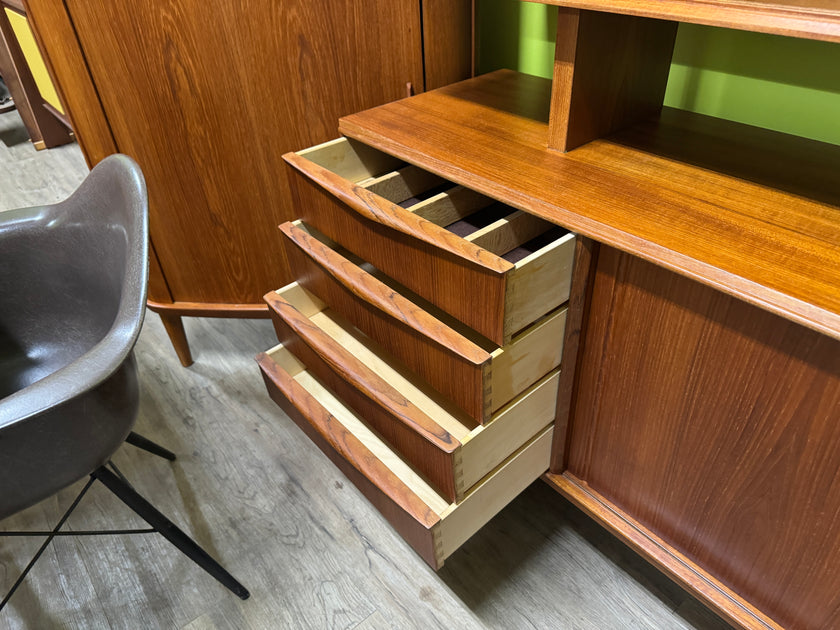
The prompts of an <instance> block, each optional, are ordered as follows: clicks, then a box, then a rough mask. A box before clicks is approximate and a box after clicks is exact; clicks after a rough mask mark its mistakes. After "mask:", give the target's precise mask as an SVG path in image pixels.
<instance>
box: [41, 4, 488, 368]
mask: <svg viewBox="0 0 840 630" xmlns="http://www.w3.org/2000/svg"><path fill="white" fill-rule="evenodd" d="M25 4H26V5H27V10H28V14H29V16H30V19H31V20H32V22H33V23H34V26H35V28H36V31H37V33H38V35H39V37H40V41H41V46H42V49H43V51H44V53H45V57H46V60H47V62H48V64H49V66H50V67H51V70H52V73H53V75H54V76H55V78H56V79H57V83H58V87H59V89H60V91H61V95H62V100H63V102H64V103H65V105H66V108H67V110H68V112H69V115H70V117H71V119H72V121H73V123H74V127H75V130H76V134H77V137H78V139H79V143H80V145H81V147H82V149H83V151H84V153H85V157H86V158H87V161H88V163H89V164H90V165H93V164H95V163H97V162H98V161H99V160H101V159H102V158H104V157H105V156H107V155H109V154H111V153H115V152H121V153H125V154H128V155H130V156H131V157H133V158H134V159H135V160H137V162H138V163H139V164H140V166H141V168H142V169H143V172H144V174H145V176H146V180H147V183H148V189H149V197H150V214H151V216H150V219H151V223H150V230H151V240H152V248H151V249H152V259H151V270H150V271H151V281H150V286H149V306H150V308H152V309H153V310H155V311H157V312H159V313H160V315H161V317H162V319H163V321H164V324H165V325H166V328H167V331H168V332H169V335H170V338H171V339H172V341H173V343H174V345H175V347H176V350H177V351H178V354H179V357H180V358H181V361H182V363H184V364H185V365H188V364H189V363H190V362H191V357H190V352H189V347H188V345H187V340H186V337H185V336H184V329H183V326H182V325H181V319H180V318H181V315H220V316H267V311H266V308H265V304H263V303H262V300H261V296H262V295H263V294H264V293H265V290H266V287H272V286H278V285H279V284H282V283H284V282H286V281H288V280H290V279H291V276H290V274H289V271H288V267H287V264H286V261H285V258H284V256H283V252H282V250H281V249H280V245H279V243H278V241H277V239H276V238H275V237H274V228H276V226H277V225H278V224H280V223H282V222H283V221H286V220H289V219H292V218H294V217H295V213H294V212H293V210H292V206H291V202H290V199H289V189H288V185H287V179H286V177H285V175H284V174H283V167H282V160H281V156H282V154H283V153H285V152H287V151H290V150H293V149H298V148H300V147H302V146H309V145H311V144H314V143H318V142H323V141H325V140H328V139H329V138H331V137H333V136H334V134H335V132H334V127H335V120H336V119H337V118H338V117H339V116H342V115H345V114H349V113H352V112H355V111H359V110H362V109H366V108H369V107H372V106H375V105H379V104H381V103H385V102H388V101H393V100H396V99H400V98H403V97H405V96H406V95H408V94H409V93H412V92H422V91H423V90H424V89H431V88H435V87H439V86H441V85H445V84H447V83H451V82H453V81H457V80H461V79H464V78H466V77H468V76H469V75H470V72H471V62H472V56H471V50H472V48H471V28H472V27H471V23H472V18H471V3H470V2H469V0H456V1H455V2H450V1H448V0H397V1H393V0H392V1H386V0H373V1H365V2H359V1H351V0H335V1H331V2H305V1H302V0H294V1H288V0H284V1H282V2H268V1H259V2H228V1H225V2H220V1H219V2H206V1H200V2H199V1H196V0H187V1H181V2H138V1H137V0H119V1H117V2H95V1H94V2H90V1H87V0H85V1H80V0H69V1H67V2H62V1H60V0H25ZM254 252H259V255H255V254H254Z"/></svg>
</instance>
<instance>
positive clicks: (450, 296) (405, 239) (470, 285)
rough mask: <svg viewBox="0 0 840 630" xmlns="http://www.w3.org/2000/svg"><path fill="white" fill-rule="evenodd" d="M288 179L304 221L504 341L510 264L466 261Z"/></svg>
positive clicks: (292, 174) (298, 178) (304, 180)
mask: <svg viewBox="0 0 840 630" xmlns="http://www.w3.org/2000/svg"><path fill="white" fill-rule="evenodd" d="M289 179H290V183H291V186H292V192H293V199H294V201H295V207H296V208H297V213H298V215H299V218H300V219H301V220H302V221H304V222H305V223H307V224H310V225H312V226H314V227H315V228H316V229H318V230H319V231H320V232H322V233H323V234H324V235H326V236H327V237H328V238H330V239H332V240H334V241H336V242H338V243H340V244H341V245H342V246H344V247H346V248H347V249H348V250H350V251H351V252H352V253H354V254H356V255H357V256H359V257H360V258H362V259H364V260H366V261H368V262H370V263H371V264H373V265H374V266H375V267H377V268H379V269H387V270H388V274H389V275H390V276H391V277H393V278H394V279H395V280H397V281H398V282H400V283H402V284H404V285H406V286H408V287H410V288H411V289H413V290H414V291H416V292H417V293H418V294H420V295H422V296H423V297H424V298H426V299H428V300H429V301H430V302H432V303H434V304H436V305H437V306H439V307H440V308H441V309H443V310H444V311H446V312H447V313H449V314H450V315H452V316H454V317H455V318H456V319H458V320H460V321H462V322H464V323H465V324H467V325H469V326H470V327H472V328H474V329H475V330H477V331H478V332H479V333H481V334H483V335H484V336H486V337H487V338H489V339H491V340H492V341H494V342H496V343H498V344H501V343H503V342H504V333H505V331H504V309H503V308H502V305H503V304H504V300H505V286H506V280H507V274H506V271H510V270H511V269H512V268H513V265H511V264H510V263H508V262H507V261H504V260H501V259H499V258H497V257H495V256H493V255H491V254H490V253H489V252H485V253H484V254H483V259H482V261H483V260H484V259H486V266H485V263H484V262H481V263H479V262H478V261H476V262H471V261H470V260H468V258H466V257H465V256H462V255H458V254H455V253H451V252H449V251H446V250H444V249H441V248H439V247H436V246H434V245H431V244H430V243H427V242H425V241H422V240H419V239H418V238H416V237H415V236H409V235H408V234H404V233H402V232H399V231H397V230H394V229H391V228H388V227H386V226H384V225H382V224H381V223H378V222H376V221H372V220H368V219H365V218H364V217H362V216H361V215H360V214H359V213H358V212H357V211H356V210H354V209H352V208H350V207H348V206H346V205H345V204H344V203H342V202H341V201H339V200H338V198H337V197H336V196H334V194H333V193H332V192H329V191H327V190H325V189H324V188H322V187H321V186H320V185H319V184H318V183H316V182H314V181H312V180H311V179H310V178H309V177H308V176H307V175H304V174H302V173H301V172H300V171H298V169H297V167H292V168H290V169H289ZM428 225H429V226H434V227H435V228H437V227H438V226H435V225H434V224H432V223H428ZM453 236H454V235H453ZM392 243H397V244H398V245H399V247H397V246H394V245H393V244H392ZM464 245H465V246H467V245H469V244H468V243H466V242H465V243H464ZM470 247H472V250H474V252H475V255H477V256H480V257H481V256H482V253H481V250H479V248H477V247H475V246H470ZM442 278H445V279H446V281H445V282H443V281H441V279H442Z"/></svg>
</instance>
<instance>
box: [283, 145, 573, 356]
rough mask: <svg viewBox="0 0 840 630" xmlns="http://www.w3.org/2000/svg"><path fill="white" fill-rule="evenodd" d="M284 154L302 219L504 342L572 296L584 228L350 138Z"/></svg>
mask: <svg viewBox="0 0 840 630" xmlns="http://www.w3.org/2000/svg"><path fill="white" fill-rule="evenodd" d="M284 159H285V160H286V161H287V162H288V163H289V164H290V165H291V166H292V167H293V169H292V170H291V175H290V184H291V187H292V192H293V196H294V198H295V203H296V209H297V212H298V216H299V218H301V219H302V220H303V221H304V222H305V223H307V224H309V225H312V226H314V227H315V228H316V229H318V230H319V231H321V232H323V233H324V234H325V235H326V236H327V237H329V238H330V239H332V240H334V241H336V242H338V243H339V244H341V245H342V246H343V247H345V248H347V249H348V250H349V251H351V252H353V253H354V254H356V255H357V256H359V257H360V258H362V259H363V260H365V261H367V262H369V263H371V264H372V265H374V266H375V267H376V268H378V269H380V270H381V271H382V272H384V273H385V274H387V275H388V276H390V277H392V278H394V279H396V280H397V281H398V282H400V283H402V284H403V285H405V286H406V287H408V288H409V289H411V290H412V291H415V292H416V293H417V294H419V295H420V296H422V297H423V298H425V299H427V300H429V301H430V302H432V303H433V304H435V305H437V306H439V307H440V308H441V309H443V310H444V311H446V312H447V313H449V314H451V315H452V316H454V317H455V318H457V319H458V320H460V321H462V322H463V323H465V324H466V325H468V326H470V327H471V328H473V329H475V330H476V331H478V332H479V333H481V334H482V335H484V336H485V337H487V338H489V339H490V340H492V341H493V342H494V343H496V344H499V345H505V344H506V343H507V342H508V341H510V339H511V338H512V337H513V335H514V334H515V333H516V332H517V331H519V330H520V329H522V328H524V327H525V326H527V325H528V324H530V323H532V322H533V321H535V320H536V319H538V318H539V317H540V316H542V315H544V314H545V313H547V312H549V311H550V310H552V309H554V308H555V307H557V306H559V305H560V304H562V303H563V302H565V301H566V300H567V298H568V295H569V284H570V280H571V268H572V258H573V254H574V238H575V237H574V234H571V233H569V232H566V231H565V230H563V229H561V228H559V227H557V226H554V225H552V224H550V223H548V222H546V221H544V220H542V219H539V218H537V217H534V216H533V215H529V214H527V213H524V212H520V211H516V210H514V209H513V208H510V207H508V206H505V205H503V204H499V203H496V202H494V201H493V200H491V199H489V198H487V197H484V196H482V195H479V194H477V193H475V192H473V191H471V190H468V189H465V188H463V187H461V186H456V185H454V184H452V183H450V182H447V181H446V180H444V179H441V178H439V177H437V176H435V175H433V174H432V173H429V172H427V171H423V170H421V169H419V168H417V167H415V166H411V165H406V164H405V163H403V162H400V161H399V160H397V159H395V158H393V157H391V156H388V155H387V154H385V153H382V152H380V151H377V150H375V149H373V148H371V147H368V146H366V145H363V144H361V143H358V142H355V141H353V140H349V139H347V138H340V139H338V140H334V141H332V142H327V143H325V144H322V145H319V146H317V147H313V148H310V149H306V150H304V151H300V152H298V153H289V154H287V155H285V156H284Z"/></svg>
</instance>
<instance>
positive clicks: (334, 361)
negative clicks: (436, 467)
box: [265, 293, 460, 452]
mask: <svg viewBox="0 0 840 630" xmlns="http://www.w3.org/2000/svg"><path fill="white" fill-rule="evenodd" d="M265 301H266V302H267V303H268V305H269V306H270V307H271V309H272V310H274V312H275V313H277V315H278V316H279V317H280V318H281V319H282V320H283V322H284V323H285V324H286V325H287V326H288V327H289V328H290V329H291V330H292V332H293V333H294V334H295V335H297V336H298V337H299V338H300V339H301V341H303V343H305V344H306V345H307V346H308V347H309V348H310V349H312V351H313V352H315V354H317V355H318V356H319V357H320V358H321V360H322V361H324V363H326V364H327V365H328V366H329V367H330V369H332V370H333V371H334V372H335V373H336V374H338V376H339V377H341V378H342V379H344V380H345V381H347V382H348V383H349V384H350V385H351V386H352V387H354V388H355V389H356V390H358V391H359V392H360V393H362V394H363V395H364V396H365V397H366V398H368V399H370V400H371V401H372V402H373V403H374V404H376V405H377V406H379V407H381V408H383V409H385V410H386V411H387V412H388V413H389V414H390V415H393V416H394V417H395V418H398V419H399V420H400V421H401V422H402V423H403V424H405V425H408V426H411V427H412V428H413V430H414V431H416V432H417V433H420V434H421V435H423V436H424V437H425V438H426V439H427V440H429V441H431V442H434V443H435V444H436V445H437V447H438V448H439V449H441V450H443V451H445V452H452V451H454V450H455V449H456V448H458V446H460V442H458V440H456V439H455V438H454V437H453V436H452V435H451V434H450V433H449V432H448V431H446V430H445V429H443V427H441V426H439V425H438V424H437V423H436V422H434V420H432V419H431V418H429V417H428V416H427V415H426V414H425V413H423V412H422V411H421V410H420V409H418V408H417V407H415V406H414V405H413V404H412V403H411V401H409V400H408V399H406V398H405V397H404V396H403V395H402V394H400V393H399V392H398V391H397V390H396V389H394V388H393V387H391V386H390V385H389V384H388V383H386V382H385V381H384V380H383V379H382V378H381V377H380V376H379V375H377V374H376V373H375V372H373V370H371V369H370V368H369V367H367V366H366V365H364V364H363V363H362V362H361V361H359V360H358V359H357V358H356V357H354V356H353V355H352V354H351V353H350V352H349V351H348V350H346V349H345V348H344V347H342V346H341V345H340V344H338V343H337V342H336V341H335V340H334V339H332V337H330V336H329V335H327V334H326V333H325V332H324V331H323V330H321V329H320V328H319V327H318V326H316V325H315V324H313V323H312V322H311V321H309V319H308V318H307V317H305V316H304V315H302V314H301V313H300V311H298V310H297V309H296V308H295V307H294V306H292V305H291V304H289V303H288V302H287V301H286V300H284V299H283V298H282V297H280V296H279V295H277V294H276V293H269V294H268V295H266V296H265ZM281 341H282V340H281Z"/></svg>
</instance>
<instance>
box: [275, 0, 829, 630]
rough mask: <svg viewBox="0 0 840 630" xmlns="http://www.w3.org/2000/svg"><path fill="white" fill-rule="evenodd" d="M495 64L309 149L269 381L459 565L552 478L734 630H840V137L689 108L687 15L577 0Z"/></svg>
mask: <svg viewBox="0 0 840 630" xmlns="http://www.w3.org/2000/svg"><path fill="white" fill-rule="evenodd" d="M552 4H557V5H560V9H559V18H558V35H557V46H556V56H555V66H554V77H553V81H549V80H545V79H540V78H537V77H532V76H526V75H522V74H518V73H515V72H512V71H498V72H494V73H490V74H488V75H484V76H481V77H477V78H473V79H469V80H466V81H464V82H461V83H457V84H454V85H450V86H446V87H443V88H440V89H437V90H434V91H431V92H427V93H425V94H421V95H418V96H415V97H412V98H408V99H404V100H400V101H397V102H394V103H390V104H386V105H382V106H380V107H377V108H373V109H370V110H367V111H364V112H361V113H357V114H353V115H349V116H346V117H344V118H342V119H341V120H340V121H339V126H338V128H339V131H340V132H341V134H343V136H344V137H343V138H340V139H338V140H335V141H332V142H328V143H326V144H322V145H319V146H316V147H313V148H310V149H306V150H302V151H298V152H297V153H292V154H289V155H287V156H286V160H287V162H288V164H289V176H290V183H291V186H292V190H293V196H294V199H295V203H296V208H295V215H296V217H297V218H298V219H299V220H298V221H295V222H290V223H286V224H284V225H283V226H281V232H280V233H279V234H278V235H277V236H278V238H279V239H280V240H281V242H282V243H283V244H284V247H285V249H286V252H287V257H288V260H289V263H290V267H291V269H292V271H293V273H294V275H295V282H293V283H292V284H289V285H287V286H285V287H283V288H281V289H279V290H278V291H274V292H271V293H269V294H268V295H267V296H266V300H267V302H268V303H269V305H270V308H271V312H272V316H273V317H274V319H275V327H276V330H277V333H278V338H279V340H280V342H281V345H279V346H277V347H276V348H273V349H272V350H270V351H268V352H266V353H264V354H262V355H261V356H260V357H259V362H260V365H261V367H262V369H263V376H264V378H265V381H266V385H267V387H268V390H269V393H270V394H271V395H272V397H273V398H274V399H275V400H276V401H277V402H278V403H279V404H280V405H281V406H283V407H284V408H285V409H286V410H287V412H288V414H289V416H290V417H292V418H293V419H294V420H295V421H296V422H297V423H298V424H299V425H300V426H301V427H302V428H303V430H304V431H305V432H306V433H307V434H308V435H310V437H311V438H312V439H313V441H315V443H316V444H318V445H319V447H320V448H321V449H322V450H323V451H324V452H325V453H326V454H327V455H328V456H329V457H330V458H331V459H332V460H333V461H334V462H335V463H336V464H337V465H338V467H339V468H340V469H341V470H342V471H344V473H345V474H346V475H347V476H348V478H350V479H351V480H352V481H353V482H354V483H355V484H356V485H357V486H358V487H359V488H360V489H361V490H362V492H363V493H364V494H365V495H366V496H367V497H368V498H369V499H370V500H371V502H372V503H373V504H374V505H375V506H376V507H377V508H378V509H379V510H380V511H381V512H382V514H383V515H384V517H385V518H387V519H388V520H389V521H390V522H391V523H392V524H393V525H394V527H395V528H396V529H397V530H398V531H399V532H400V533H401V534H402V535H403V536H404V537H405V539H406V540H407V541H408V542H409V543H410V544H411V545H412V546H413V547H414V548H415V549H416V550H417V551H418V553H420V554H421V555H422V556H423V557H424V558H425V559H426V560H427V561H428V562H429V563H430V564H431V565H432V566H435V567H439V566H440V565H441V564H442V563H443V562H444V561H445V559H446V558H447V557H448V556H449V555H451V554H452V553H453V552H454V551H455V550H456V549H457V547H458V546H459V545H460V544H462V543H463V541H464V540H466V538H467V537H469V535H470V534H471V533H473V532H474V531H475V530H476V529H477V528H479V527H481V525H482V524H483V523H485V522H486V521H487V520H489V519H490V518H491V517H492V516H493V514H495V513H496V512H497V511H498V510H500V509H501V508H502V507H503V506H504V505H505V503H506V502H508V501H509V500H510V499H511V498H513V497H514V496H516V494H517V493H518V492H520V491H521V490H522V489H523V488H524V487H525V486H526V485H527V484H528V483H530V482H531V481H533V480H534V479H537V478H538V477H540V476H543V477H544V479H545V480H546V481H547V482H548V483H549V484H551V485H552V486H554V487H555V488H556V489H557V490H558V491H559V492H560V493H562V494H563V495H564V496H566V497H567V498H569V499H570V500H571V501H573V502H574V503H576V504H577V505H578V506H580V507H581V508H582V509H583V510H584V511H586V512H587V513H588V514H590V515H591V516H592V517H593V518H595V519H596V520H598V521H599V522H601V523H602V524H604V525H605V526H606V527H607V528H608V529H610V530H611V531H612V532H613V533H615V534H616V535H617V536H619V537H620V538H622V539H623V540H624V541H626V542H627V543H628V544H630V545H631V546H632V547H633V548H634V549H636V550H637V551H638V552H639V553H640V554H642V555H643V556H644V557H645V558H647V559H648V560H650V561H651V562H652V563H654V564H655V565H657V566H658V567H660V568H661V569H662V570H663V571H665V572H666V573H668V574H669V575H670V576H671V577H673V578H674V579H675V580H676V581H677V582H679V583H680V584H682V585H683V586H684V587H686V588H687V589H689V590H690V591H691V592H693V593H694V594H695V595H696V596H697V597H699V598H700V599H701V600H703V601H705V602H706V603H707V604H708V605H709V606H711V607H712V608H713V609H715V610H716V611H717V612H718V613H719V614H720V615H722V616H723V617H724V618H725V619H727V620H728V621H729V622H730V623H732V624H733V625H734V626H738V627H745V628H781V627H785V628H835V627H840V476H838V469H840V177H838V173H840V147H837V146H833V145H828V144H824V143H820V142H815V141H812V140H806V139H802V138H798V137H793V136H788V135H785V134H781V133H777V132H772V131H767V130H763V129H758V128H755V127H750V126H746V125H743V124H738V123H733V122H728V121H724V120H719V119H714V118H709V117H706V116H702V115H697V114H692V113H689V112H684V111H678V110H673V109H670V108H665V107H663V106H662V100H663V94H664V90H665V83H666V80H667V73H668V67H669V63H670V58H671V53H672V49H673V43H674V37H675V33H676V27H677V23H678V22H679V21H683V22H694V23H701V24H710V25H713V26H726V27H730V28H740V29H746V30H755V31H761V32H769V33H777V34H784V35H790V36H795V37H806V38H813V39H821V40H826V41H834V42H840V9H838V8H837V7H836V5H835V4H834V3H831V2H827V1H826V0H810V1H806V2H800V1H797V2H788V1H783V2H761V3H758V2H748V1H737V2H736V1H734V0H733V1H729V0H717V1H708V2H693V1H688V0H660V1H656V2H654V1H652V0H648V1H645V0H580V1H575V0H569V1H564V0H558V1H556V2H552Z"/></svg>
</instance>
